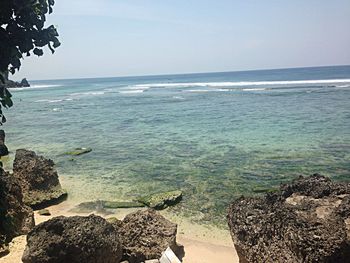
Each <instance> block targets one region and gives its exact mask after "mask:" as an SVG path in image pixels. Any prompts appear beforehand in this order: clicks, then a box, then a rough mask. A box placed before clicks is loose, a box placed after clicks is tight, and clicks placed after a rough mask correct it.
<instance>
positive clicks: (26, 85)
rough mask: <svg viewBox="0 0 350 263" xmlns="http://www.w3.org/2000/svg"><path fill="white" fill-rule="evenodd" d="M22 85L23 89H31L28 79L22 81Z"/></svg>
mask: <svg viewBox="0 0 350 263" xmlns="http://www.w3.org/2000/svg"><path fill="white" fill-rule="evenodd" d="M20 85H21V86H22V87H30V85H29V82H28V80H27V79H26V78H24V79H22V81H21V83H20Z"/></svg>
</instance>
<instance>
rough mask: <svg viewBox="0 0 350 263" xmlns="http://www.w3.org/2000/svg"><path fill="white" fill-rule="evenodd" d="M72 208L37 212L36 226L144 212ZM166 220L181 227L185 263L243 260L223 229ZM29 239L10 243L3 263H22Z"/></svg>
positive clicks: (66, 204) (168, 215)
mask: <svg viewBox="0 0 350 263" xmlns="http://www.w3.org/2000/svg"><path fill="white" fill-rule="evenodd" d="M71 208H72V205H71V204H69V202H67V201H64V202H62V203H60V204H57V205H53V206H50V207H47V209H49V211H50V213H51V216H41V215H39V214H38V211H34V218H35V225H38V224H40V223H42V222H44V221H47V220H49V219H51V218H53V217H57V216H76V215H79V216H87V215H89V214H96V215H99V216H101V217H103V218H110V217H117V218H118V219H123V218H124V217H125V216H126V215H127V214H129V213H131V212H134V211H136V210H140V209H138V208H132V209H118V210H117V211H116V213H113V214H110V215H107V216H106V215H101V214H99V213H74V212H70V211H69V210H70V209H71ZM160 214H162V215H163V216H164V217H166V218H167V219H168V220H170V221H172V222H174V223H176V224H177V225H178V231H177V236H176V238H177V242H178V243H179V244H181V245H183V246H184V249H185V256H184V258H183V261H182V262H184V263H210V262H225V263H239V259H238V256H237V253H236V250H235V248H234V245H233V242H232V240H231V236H230V233H229V231H228V230H223V229H219V228H216V227H213V226H206V225H199V224H195V223H192V222H191V221H190V220H187V219H184V218H180V217H177V216H174V215H172V214H171V213H169V212H167V211H160ZM25 237H26V236H19V237H16V238H14V239H13V240H12V242H11V243H10V253H9V254H8V255H6V256H4V257H2V258H0V262H1V263H21V262H22V261H21V257H22V254H23V251H24V249H25V245H26V238H25Z"/></svg>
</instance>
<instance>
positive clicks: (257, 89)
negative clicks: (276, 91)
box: [242, 88, 267, 91]
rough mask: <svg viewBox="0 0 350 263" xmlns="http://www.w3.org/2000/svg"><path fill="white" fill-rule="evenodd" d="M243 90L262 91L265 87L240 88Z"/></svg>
mask: <svg viewBox="0 0 350 263" xmlns="http://www.w3.org/2000/svg"><path fill="white" fill-rule="evenodd" d="M242 90H243V91H264V90H267V89H266V88H251V89H242Z"/></svg>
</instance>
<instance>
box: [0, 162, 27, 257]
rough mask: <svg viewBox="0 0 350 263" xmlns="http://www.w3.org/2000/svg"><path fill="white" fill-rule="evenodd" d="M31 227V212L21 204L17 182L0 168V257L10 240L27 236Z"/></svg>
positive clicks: (6, 250) (21, 197) (20, 194)
mask: <svg viewBox="0 0 350 263" xmlns="http://www.w3.org/2000/svg"><path fill="white" fill-rule="evenodd" d="M32 227H34V215H33V210H32V209H31V208H30V207H29V206H27V205H25V204H24V203H23V196H22V191H21V187H20V185H19V183H18V181H17V180H16V178H14V177H13V176H11V175H10V174H9V173H8V172H5V171H4V170H3V169H2V168H0V255H1V254H4V253H7V252H8V247H7V244H8V242H10V241H11V240H12V238H14V237H16V236H19V235H23V234H27V233H28V232H29V231H30V230H31V229H32Z"/></svg>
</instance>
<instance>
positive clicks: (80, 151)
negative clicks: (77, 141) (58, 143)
mask: <svg viewBox="0 0 350 263" xmlns="http://www.w3.org/2000/svg"><path fill="white" fill-rule="evenodd" d="M91 151H92V149H91V148H75V149H74V150H73V151H70V152H65V153H64V154H65V155H73V156H78V155H82V154H85V153H89V152H91Z"/></svg>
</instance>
